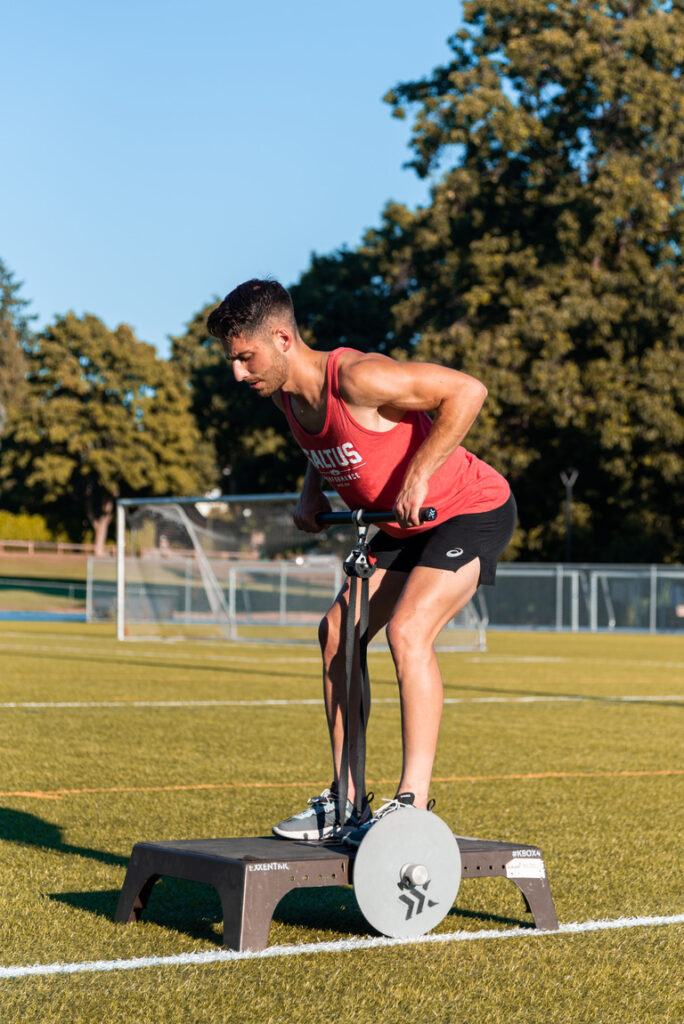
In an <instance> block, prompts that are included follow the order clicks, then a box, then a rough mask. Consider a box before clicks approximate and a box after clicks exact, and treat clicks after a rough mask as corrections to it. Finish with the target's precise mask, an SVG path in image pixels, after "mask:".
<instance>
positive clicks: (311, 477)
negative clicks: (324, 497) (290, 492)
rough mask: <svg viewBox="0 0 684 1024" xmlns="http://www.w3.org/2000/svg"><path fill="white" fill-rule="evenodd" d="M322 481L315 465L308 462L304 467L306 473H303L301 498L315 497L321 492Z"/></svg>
mask: <svg viewBox="0 0 684 1024" xmlns="http://www.w3.org/2000/svg"><path fill="white" fill-rule="evenodd" d="M323 489H324V481H323V477H322V476H321V474H320V473H319V471H318V470H317V469H316V467H315V466H314V465H313V464H312V463H311V462H309V463H308V465H307V467H306V473H305V474H304V481H303V483H302V491H301V497H302V498H310V497H317V496H318V495H319V494H322V493H323Z"/></svg>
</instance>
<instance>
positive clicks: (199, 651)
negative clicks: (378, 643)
mask: <svg viewBox="0 0 684 1024" xmlns="http://www.w3.org/2000/svg"><path fill="white" fill-rule="evenodd" d="M35 635H37V634H32V633H17V632H2V633H0V636H3V637H10V636H11V637H16V638H18V639H20V638H25V639H26V643H23V644H9V643H5V642H4V641H2V640H0V650H16V651H24V650H27V651H48V652H50V653H54V654H89V653H92V645H95V644H97V651H98V653H104V654H110V655H114V656H116V657H122V658H152V659H155V660H163V659H173V660H178V659H183V658H187V659H188V660H192V661H227V662H231V661H245V662H253V663H261V664H263V662H264V655H265V654H267V653H268V652H270V653H272V654H273V655H274V657H276V658H277V660H278V661H282V660H283V654H282V652H280V651H277V650H276V648H278V647H281V646H282V647H288V648H289V649H290V650H291V645H289V644H277V643H273V644H269V645H268V648H264V649H263V651H262V653H261V654H259V656H254V655H252V656H248V655H239V654H233V653H231V651H228V650H226V652H225V654H208V653H205V651H204V649H203V648H200V647H195V648H193V649H192V651H189V650H188V651H182V652H181V651H180V650H179V648H177V647H176V648H175V650H173V651H168V650H165V649H156V650H152V651H143V650H140V648H137V647H136V649H135V650H128V649H126V648H125V644H123V643H119V642H118V641H116V640H114V639H109V638H104V639H103V638H102V637H85V636H84V637H83V639H84V640H85V641H87V642H86V644H85V645H84V646H83V647H64V646H61V645H58V644H54V645H48V644H35V643H33V642H32V640H33V637H34V636H35ZM40 636H41V638H43V639H44V638H45V637H46V636H54V637H55V638H56V639H62V636H61V634H59V633H51V634H46V633H42V632H41V633H40ZM79 638H80V635H79ZM103 642H104V643H108V644H112V645H113V646H111V647H106V648H103V647H102V643H103ZM149 642H150V643H151V644H153V643H155V641H149ZM190 642H191V641H188V643H190ZM209 643H214V644H221V643H228V641H220V640H218V641H207V646H208V645H209ZM230 643H231V644H235V646H237V647H245V646H251V645H247V643H245V642H243V643H241V642H240V641H239V640H238V641H230ZM311 645H312V646H315V644H314V641H312V644H311ZM368 653H369V655H371V654H372V655H377V656H378V657H383V658H386V657H387V656H388V651H387V650H386V649H385V650H378V649H376V650H373V648H372V647H371V649H370V650H369V652H368ZM461 658H462V660H463V661H465V662H467V663H469V664H472V665H494V664H501V665H508V664H510V665H535V664H538V665H556V664H558V665H560V664H562V665H570V664H578V663H582V664H583V663H590V664H592V665H611V666H617V665H623V666H624V665H627V666H629V667H630V668H633V669H634V668H639V667H642V666H643V667H646V668H684V661H652V660H642V659H639V658H592V657H588V656H578V657H565V656H553V655H526V654H489V653H484V654H467V653H466V652H461ZM320 660H321V659H320V656H313V655H312V656H308V657H294V656H291V655H288V656H287V661H292V662H313V663H320Z"/></svg>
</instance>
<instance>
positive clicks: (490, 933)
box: [0, 914, 684, 978]
mask: <svg viewBox="0 0 684 1024" xmlns="http://www.w3.org/2000/svg"><path fill="white" fill-rule="evenodd" d="M673 924H675V925H676V924H684V914H670V915H667V916H659V917H618V918H614V919H612V920H602V921H577V922H575V923H573V924H562V925H561V926H560V928H559V929H558V931H555V932H549V931H538V930H536V929H534V928H508V929H500V930H496V929H490V930H487V931H479V932H449V933H447V934H440V935H432V934H429V935H420V936H418V937H417V938H413V939H388V938H365V939H361V938H359V939H340V940H338V941H336V942H306V943H299V944H297V945H291V946H268V947H267V948H266V949H262V950H257V951H252V950H244V951H243V952H236V951H234V950H229V949H220V950H219V949H217V950H209V951H208V952H204V953H178V954H177V955H175V956H141V957H132V958H131V959H129V960H83V961H81V962H80V963H59V962H58V963H51V964H28V965H26V966H12V967H0V978H25V977H27V976H29V975H42V976H45V975H48V974H83V973H91V974H94V973H98V972H104V971H136V970H140V969H141V968H143V967H190V966H192V967H203V966H205V965H206V964H215V963H233V962H235V961H237V960H271V959H274V958H276V957H289V956H310V955H312V954H317V953H355V952H358V951H359V950H366V949H387V948H391V947H393V946H412V945H446V944H447V943H452V942H478V941H481V940H483V939H485V940H486V939H492V940H494V939H530V938H548V937H551V936H554V935H576V934H578V933H583V932H601V931H614V930H621V929H624V928H653V927H659V926H663V925H673Z"/></svg>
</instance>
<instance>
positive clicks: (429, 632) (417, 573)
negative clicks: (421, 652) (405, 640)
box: [390, 558, 480, 643]
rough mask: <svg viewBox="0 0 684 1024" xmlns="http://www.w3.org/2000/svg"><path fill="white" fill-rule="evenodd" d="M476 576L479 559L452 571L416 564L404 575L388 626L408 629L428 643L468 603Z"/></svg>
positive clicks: (474, 589)
mask: <svg viewBox="0 0 684 1024" xmlns="http://www.w3.org/2000/svg"><path fill="white" fill-rule="evenodd" d="M479 579H480V560H479V558H474V559H473V560H472V561H470V562H468V563H467V564H466V565H463V566H461V568H460V569H457V570H456V571H452V570H448V569H433V568H430V567H428V566H424V565H417V566H416V567H415V569H412V571H411V572H410V573H409V574H408V576H407V577H405V582H404V586H403V587H402V588H401V591H400V593H399V594H398V596H397V600H396V601H395V603H394V606H393V608H392V610H391V611H390V620H391V624H392V626H393V627H396V628H397V629H400V630H410V631H411V635H412V636H414V637H415V638H416V639H419V638H420V639H424V640H425V641H427V642H429V643H432V642H433V641H434V640H435V638H436V637H437V634H438V633H439V631H440V630H441V629H442V628H443V627H444V626H445V625H446V624H447V622H449V620H450V619H453V617H454V616H455V615H458V613H459V612H460V611H461V610H462V609H463V608H465V606H466V605H467V604H468V601H470V599H471V598H472V597H473V595H474V594H475V591H476V590H477V587H478V582H479Z"/></svg>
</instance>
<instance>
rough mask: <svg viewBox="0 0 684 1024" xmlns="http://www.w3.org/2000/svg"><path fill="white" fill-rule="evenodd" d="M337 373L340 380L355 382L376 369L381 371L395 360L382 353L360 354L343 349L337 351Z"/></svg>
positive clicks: (351, 349) (354, 350)
mask: <svg viewBox="0 0 684 1024" xmlns="http://www.w3.org/2000/svg"><path fill="white" fill-rule="evenodd" d="M337 351H338V352H339V355H338V356H337V372H338V375H339V376H340V378H344V379H348V380H353V379H355V378H356V377H358V376H365V375H366V374H367V373H368V372H369V371H372V370H373V369H374V368H376V369H379V368H381V367H383V366H386V365H387V364H388V363H393V362H394V360H393V359H390V358H389V356H383V355H381V353H380V352H359V351H358V350H357V349H354V348H342V349H338V350H337Z"/></svg>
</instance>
